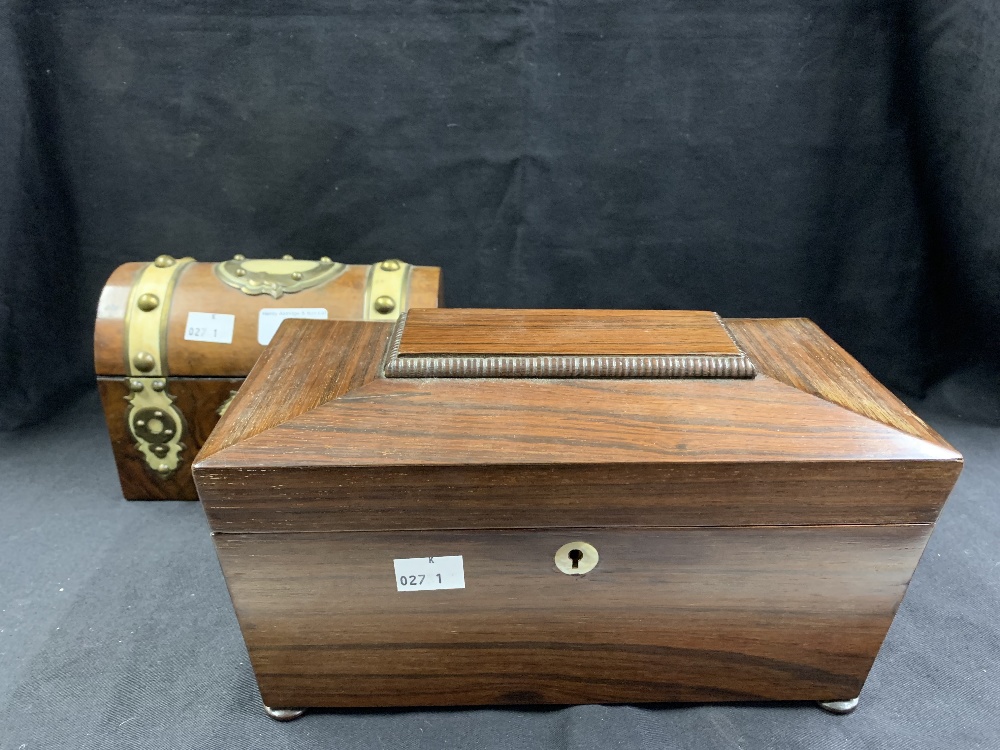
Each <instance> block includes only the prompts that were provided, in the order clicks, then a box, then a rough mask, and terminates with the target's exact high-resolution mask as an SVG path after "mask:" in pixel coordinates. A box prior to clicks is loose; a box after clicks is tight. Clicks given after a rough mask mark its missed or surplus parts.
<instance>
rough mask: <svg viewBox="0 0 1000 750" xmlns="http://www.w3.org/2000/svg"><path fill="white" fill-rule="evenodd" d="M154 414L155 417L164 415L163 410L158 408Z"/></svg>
mask: <svg viewBox="0 0 1000 750" xmlns="http://www.w3.org/2000/svg"><path fill="white" fill-rule="evenodd" d="M153 416H154V417H162V416H163V412H162V411H160V410H159V409H157V410H156V411H154V412H153Z"/></svg>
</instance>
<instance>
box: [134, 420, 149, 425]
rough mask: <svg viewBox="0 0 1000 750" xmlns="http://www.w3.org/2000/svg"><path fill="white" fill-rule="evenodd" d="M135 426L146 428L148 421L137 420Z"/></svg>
mask: <svg viewBox="0 0 1000 750" xmlns="http://www.w3.org/2000/svg"><path fill="white" fill-rule="evenodd" d="M135 426H136V427H145V426H146V420H145V419H137V420H135Z"/></svg>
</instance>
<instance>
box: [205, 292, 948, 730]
mask: <svg viewBox="0 0 1000 750" xmlns="http://www.w3.org/2000/svg"><path fill="white" fill-rule="evenodd" d="M386 295H387V296H388V292H387V293H386ZM961 463H962V458H961V456H960V455H959V454H958V453H957V452H956V451H955V450H954V449H953V448H952V447H951V446H950V445H948V443H947V442H945V441H944V440H943V439H942V438H941V437H940V436H939V435H937V434H936V433H935V432H934V431H933V430H932V429H930V428H929V427H928V426H927V425H926V424H924V423H923V422H922V421H921V420H920V419H919V418H918V417H916V416H915V415H914V414H913V413H912V412H910V411H909V410H908V409H907V408H906V407H905V406H904V405H903V404H902V403H900V401H899V400H898V399H896V398H895V397H894V396H893V395H892V394H891V393H890V392H889V391H888V390H886V389H885V388H884V387H883V386H882V385H880V384H879V383H878V382H877V381H876V380H875V379H874V378H872V376H871V375H870V374H868V373H867V372H866V371H865V370H864V368H862V367H861V366H860V365H859V364H858V363H857V362H856V361H855V360H853V359H852V358H851V357H850V356H849V355H848V354H847V353H846V352H844V350H843V349H841V348H840V347H838V346H837V345H836V344H835V343H834V342H833V341H831V340H830V339H829V338H828V337H827V336H826V335H825V334H824V333H823V332H822V331H821V330H819V328H817V327H816V326H815V325H814V324H812V323H811V322H809V321H807V320H802V319H765V320H760V319H738V320H734V319H727V320H722V319H720V318H719V317H718V316H716V315H714V314H713V313H709V312H697V311H641V312H640V311H622V310H591V311H580V310H449V309H419V308H417V307H415V306H414V305H413V298H412V296H411V307H410V310H409V312H407V313H406V315H405V316H400V318H399V320H398V321H396V322H383V323H379V322H348V321H321V320H295V321H291V322H289V323H288V324H286V325H285V326H284V327H282V329H281V331H279V333H278V335H277V336H276V337H275V339H274V341H273V342H272V343H271V345H270V346H269V347H268V349H267V350H266V351H265V353H264V355H263V356H262V357H261V358H260V360H259V361H258V363H257V364H256V365H255V366H254V368H253V370H252V371H251V373H250V374H249V376H248V377H247V381H246V385H244V387H243V388H242V390H241V391H240V393H239V395H238V397H237V398H236V399H235V400H234V401H233V403H232V405H231V406H230V408H229V409H228V410H227V412H226V414H225V416H224V417H223V418H222V419H221V420H220V422H219V424H218V426H217V427H216V429H215V430H214V432H213V433H212V435H211V436H210V438H209V439H208V441H207V442H206V443H205V444H204V446H203V447H202V450H201V452H200V453H199V455H198V457H197V459H196V461H195V466H194V477H195V482H196V483H197V487H198V491H199V494H200V496H201V499H202V505H203V507H204V509H205V512H206V514H207V516H208V520H209V524H210V526H211V529H212V532H213V536H212V539H213V541H214V543H215V545H216V550H217V552H218V555H219V560H220V562H221V564H222V569H223V572H224V574H225V576H226V582H227V584H228V588H229V593H230V595H231V597H232V600H233V604H234V605H235V610H236V615H237V618H238V620H239V623H240V626H241V628H242V630H243V636H244V638H245V640H246V644H247V648H248V650H249V653H250V659H251V662H252V664H253V668H254V672H255V674H256V677H257V681H258V684H259V686H260V691H261V695H262V696H263V698H264V702H265V704H266V705H267V706H268V707H269V708H268V709H267V711H268V713H269V714H270V715H271V716H273V717H274V718H277V719H291V718H294V717H296V716H298V715H299V714H301V713H302V711H303V709H306V708H309V707H365V706H367V707H389V706H442V705H444V706H449V705H459V706H467V705H489V704H510V703H552V704H574V703H618V702H627V703H635V702H644V701H653V702H675V701H741V700H758V701H774V700H812V701H817V702H820V703H821V705H822V706H823V707H824V708H826V709H827V710H829V711H833V712H840V713H843V712H846V711H849V710H850V709H851V708H853V706H854V705H855V704H856V703H857V697H858V695H859V694H860V692H861V688H862V686H863V684H864V681H865V678H866V676H867V674H868V672H869V669H870V668H871V666H872V663H873V661H874V659H875V657H876V654H877V653H878V650H879V646H880V645H881V643H882V640H883V638H884V637H885V634H886V631H887V630H888V628H889V625H890V623H891V622H892V618H893V614H894V613H895V611H896V609H897V607H898V606H899V604H900V601H901V600H902V597H903V595H904V593H905V591H906V587H907V584H908V582H909V580H910V576H911V575H912V573H913V570H914V568H915V567H916V565H917V561H918V559H919V558H920V555H921V552H922V551H923V549H924V545H925V544H926V542H927V539H928V537H929V535H930V533H931V531H932V529H933V527H934V522H935V520H936V519H937V516H938V512H939V511H940V509H941V506H942V504H943V503H944V501H945V499H946V498H947V496H948V493H949V492H950V491H951V488H952V487H953V485H954V483H955V480H956V478H957V477H958V474H959V472H960V470H961ZM889 668H892V666H891V665H889Z"/></svg>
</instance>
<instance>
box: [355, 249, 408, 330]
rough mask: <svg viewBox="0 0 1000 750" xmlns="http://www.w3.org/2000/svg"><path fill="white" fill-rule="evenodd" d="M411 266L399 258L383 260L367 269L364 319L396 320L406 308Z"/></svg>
mask: <svg viewBox="0 0 1000 750" xmlns="http://www.w3.org/2000/svg"><path fill="white" fill-rule="evenodd" d="M412 270H413V266H411V265H410V264H409V263H403V261H401V260H396V259H394V258H393V259H390V260H383V261H382V262H381V263H375V264H373V265H372V267H371V269H370V270H369V271H368V281H367V283H366V284H365V301H364V319H365V320H396V319H398V318H399V316H400V314H401V313H402V312H403V311H405V310H406V305H407V298H408V297H409V293H410V275H411V272H412Z"/></svg>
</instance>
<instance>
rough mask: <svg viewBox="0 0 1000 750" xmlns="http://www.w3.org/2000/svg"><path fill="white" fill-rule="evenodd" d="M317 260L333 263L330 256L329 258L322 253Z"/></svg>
mask: <svg viewBox="0 0 1000 750" xmlns="http://www.w3.org/2000/svg"><path fill="white" fill-rule="evenodd" d="M319 262H320V263H333V261H332V260H330V258H329V257H327V256H326V255H324V256H323V257H322V258H320V259H319Z"/></svg>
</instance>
